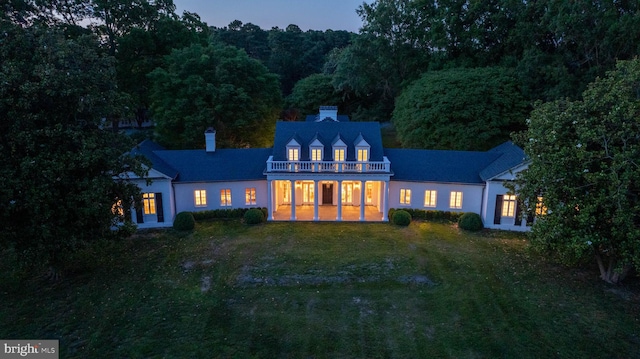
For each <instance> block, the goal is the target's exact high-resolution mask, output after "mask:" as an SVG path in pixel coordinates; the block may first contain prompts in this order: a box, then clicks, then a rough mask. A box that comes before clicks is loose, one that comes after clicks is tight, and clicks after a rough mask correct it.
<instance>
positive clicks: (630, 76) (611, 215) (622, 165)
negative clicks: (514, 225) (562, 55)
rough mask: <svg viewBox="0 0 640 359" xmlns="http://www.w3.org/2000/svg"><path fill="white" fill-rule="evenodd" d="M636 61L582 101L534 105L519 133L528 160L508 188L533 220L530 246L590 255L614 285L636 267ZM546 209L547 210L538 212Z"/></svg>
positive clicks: (639, 107)
mask: <svg viewBox="0 0 640 359" xmlns="http://www.w3.org/2000/svg"><path fill="white" fill-rule="evenodd" d="M639 134H640V60H638V59H635V60H633V61H620V62H618V64H617V67H616V69H615V71H611V72H609V73H608V74H607V76H606V77H604V78H599V79H597V80H596V81H595V82H594V83H593V84H591V85H590V86H589V88H588V89H587V90H586V91H585V92H584V93H583V95H582V100H579V101H573V102H570V101H566V100H559V101H555V102H550V103H544V104H539V105H537V106H536V108H535V110H534V111H533V113H532V115H531V119H530V123H529V129H528V130H527V131H526V132H525V133H524V134H522V135H520V136H518V141H519V142H520V143H521V144H522V145H523V147H524V149H525V152H526V153H527V155H528V156H529V158H530V159H531V162H530V165H529V168H528V170H526V171H524V172H522V173H520V174H519V175H518V181H517V184H516V186H515V188H514V190H516V191H517V192H518V193H521V194H522V196H523V197H524V198H526V201H525V203H527V204H528V206H529V211H530V212H533V211H535V210H536V208H537V209H538V212H543V213H541V214H542V215H539V216H538V218H537V220H536V222H535V223H534V225H533V229H532V231H531V242H532V244H533V245H534V246H535V247H536V248H538V249H540V250H542V251H548V252H551V253H554V254H557V255H558V257H559V258H560V259H562V260H563V261H565V262H567V263H576V262H580V261H584V260H588V259H590V258H595V260H596V262H597V264H598V267H599V268H600V274H601V278H602V279H603V280H605V281H607V282H611V283H617V282H619V281H620V280H622V279H623V278H624V276H625V274H626V273H627V271H628V270H629V269H630V268H636V269H640V162H639V161H638V159H639V158H640V135H639ZM543 209H545V210H543Z"/></svg>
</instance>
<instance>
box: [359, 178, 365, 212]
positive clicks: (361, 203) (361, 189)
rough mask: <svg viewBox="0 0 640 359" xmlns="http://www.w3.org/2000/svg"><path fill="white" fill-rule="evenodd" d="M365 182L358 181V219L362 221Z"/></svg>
mask: <svg viewBox="0 0 640 359" xmlns="http://www.w3.org/2000/svg"><path fill="white" fill-rule="evenodd" d="M365 185H366V182H365V181H360V220H361V221H364V194H365V192H366V189H365Z"/></svg>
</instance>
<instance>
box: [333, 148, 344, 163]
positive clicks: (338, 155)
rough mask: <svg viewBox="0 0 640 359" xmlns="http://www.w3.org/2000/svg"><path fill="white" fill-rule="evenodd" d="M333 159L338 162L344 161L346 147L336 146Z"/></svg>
mask: <svg viewBox="0 0 640 359" xmlns="http://www.w3.org/2000/svg"><path fill="white" fill-rule="evenodd" d="M333 160H334V161H337V162H344V149H343V148H336V149H335V150H334V151H333Z"/></svg>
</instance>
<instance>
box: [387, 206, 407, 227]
mask: <svg viewBox="0 0 640 359" xmlns="http://www.w3.org/2000/svg"><path fill="white" fill-rule="evenodd" d="M391 222H392V223H393V224H395V225H398V226H408V225H409V223H411V215H410V214H409V212H407V211H405V210H404V209H399V210H396V211H395V212H394V213H393V217H392V219H391Z"/></svg>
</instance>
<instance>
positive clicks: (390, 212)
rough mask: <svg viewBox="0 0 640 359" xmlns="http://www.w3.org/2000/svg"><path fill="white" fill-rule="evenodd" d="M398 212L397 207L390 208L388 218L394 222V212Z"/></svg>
mask: <svg viewBox="0 0 640 359" xmlns="http://www.w3.org/2000/svg"><path fill="white" fill-rule="evenodd" d="M394 213H396V209H395V208H389V212H387V218H389V220H390V221H392V222H393V214H394Z"/></svg>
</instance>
